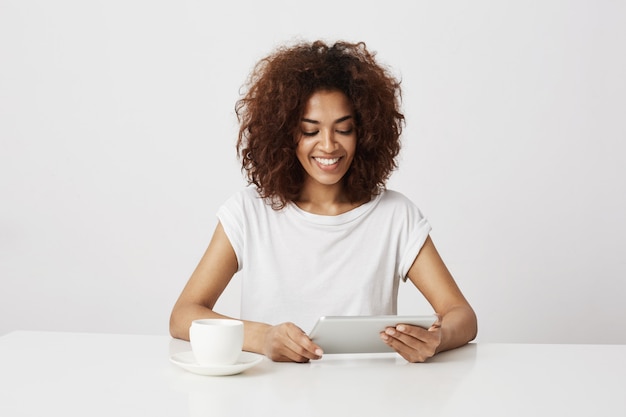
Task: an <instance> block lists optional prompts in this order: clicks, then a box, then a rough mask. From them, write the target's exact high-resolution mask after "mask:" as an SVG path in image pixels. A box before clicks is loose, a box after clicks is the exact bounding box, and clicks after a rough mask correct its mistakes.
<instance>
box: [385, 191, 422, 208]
mask: <svg viewBox="0 0 626 417" xmlns="http://www.w3.org/2000/svg"><path fill="white" fill-rule="evenodd" d="M378 199H380V204H383V205H386V206H397V207H402V206H415V204H414V203H413V201H411V199H409V198H408V197H407V196H406V195H404V194H402V193H401V192H399V191H395V190H383V191H382V192H381V193H380V195H379V196H378Z"/></svg>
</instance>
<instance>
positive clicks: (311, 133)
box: [302, 130, 319, 137]
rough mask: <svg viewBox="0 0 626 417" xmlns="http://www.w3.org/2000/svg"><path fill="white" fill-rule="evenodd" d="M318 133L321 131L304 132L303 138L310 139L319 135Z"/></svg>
mask: <svg viewBox="0 0 626 417" xmlns="http://www.w3.org/2000/svg"><path fill="white" fill-rule="evenodd" d="M318 133H319V130H316V131H315V132H305V131H302V136H309V137H311V136H315V135H317V134H318Z"/></svg>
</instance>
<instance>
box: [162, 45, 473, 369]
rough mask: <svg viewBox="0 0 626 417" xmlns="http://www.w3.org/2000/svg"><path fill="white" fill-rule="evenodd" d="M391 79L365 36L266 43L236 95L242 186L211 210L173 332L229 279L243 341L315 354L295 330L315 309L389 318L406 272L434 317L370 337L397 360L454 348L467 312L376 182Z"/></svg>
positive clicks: (284, 357) (390, 125)
mask: <svg viewBox="0 0 626 417" xmlns="http://www.w3.org/2000/svg"><path fill="white" fill-rule="evenodd" d="M400 95H401V92H400V84H399V82H398V81H397V80H396V79H394V77H393V76H391V75H390V73H389V72H388V71H387V70H386V69H385V68H384V67H383V66H381V65H380V64H378V63H377V62H376V60H375V57H374V54H372V53H370V52H369V51H368V50H367V48H366V46H365V44H363V43H358V44H352V43H346V42H337V43H335V44H334V45H327V44H325V43H324V42H321V41H316V42H313V43H299V44H296V45H294V46H290V47H282V48H278V49H277V50H276V51H274V52H273V53H272V54H271V55H269V56H268V57H266V58H265V59H263V60H261V61H260V62H259V63H258V64H257V66H256V67H255V68H254V70H253V71H252V74H251V76H250V79H249V81H248V89H247V92H246V93H245V95H244V96H243V98H242V99H241V100H239V101H238V103H237V106H236V112H237V116H238V119H239V121H240V130H239V137H238V141H237V150H238V155H239V157H240V159H241V162H242V167H243V169H244V170H245V172H246V174H247V178H248V181H249V184H250V185H253V186H251V187H248V188H246V189H244V190H242V191H240V192H238V193H236V194H235V195H234V196H233V197H231V198H230V199H229V200H228V201H227V202H226V203H225V204H224V205H223V206H222V207H221V208H220V209H219V211H218V220H219V222H218V224H217V226H216V229H215V232H214V235H213V237H212V239H211V242H210V244H209V247H208V249H207V250H206V252H205V254H204V256H203V257H202V259H201V260H200V262H199V264H198V266H197V268H196V270H195V271H194V272H193V274H192V276H191V278H190V279H189V281H188V283H187V285H186V286H185V288H184V289H183V291H182V293H181V295H180V297H179V299H178V301H177V302H176V304H175V306H174V308H173V310H172V315H171V319H170V332H171V334H172V336H174V337H177V338H181V339H188V338H189V333H188V330H189V326H190V324H191V321H192V320H194V319H198V318H212V317H224V316H222V315H220V314H219V313H217V312H215V311H213V306H214V305H215V303H216V301H217V299H218V298H219V296H220V294H221V293H222V291H223V290H224V289H225V288H226V286H227V285H228V283H229V282H230V280H231V278H232V277H233V275H234V274H235V273H237V272H240V274H241V276H242V311H241V319H242V320H243V321H244V350H247V351H251V352H257V353H262V354H264V355H266V356H267V357H269V358H271V359H272V360H275V361H295V362H307V361H309V360H311V359H319V358H320V357H321V356H322V354H323V351H322V349H321V348H320V347H319V346H318V345H316V344H315V343H314V342H313V341H311V340H310V339H309V337H308V336H307V334H306V332H305V331H304V330H302V329H303V328H308V329H309V330H310V327H311V326H312V325H313V324H314V322H315V320H316V319H317V318H318V317H320V316H328V315H379V314H396V300H397V293H398V286H399V283H400V281H401V280H407V279H408V280H410V281H411V282H412V283H413V284H414V285H415V287H416V288H417V289H418V290H419V291H420V292H421V293H422V294H423V295H424V296H425V297H426V299H427V300H428V302H429V303H430V304H431V305H432V307H433V309H434V310H435V312H436V313H437V315H438V317H439V319H438V320H437V322H436V323H434V324H433V325H432V326H431V328H429V329H423V328H420V327H415V326H410V325H399V326H396V327H395V328H388V329H386V330H385V331H383V332H381V334H380V337H381V339H382V340H383V341H384V342H385V343H387V344H388V345H389V346H391V347H392V348H393V349H395V350H396V351H397V352H398V353H399V354H400V355H401V356H402V357H404V358H405V359H406V360H408V361H410V362H423V361H425V360H427V359H428V358H429V357H431V356H433V355H434V354H436V353H437V352H441V351H444V350H448V349H452V348H456V347H458V346H461V345H463V344H465V343H467V342H469V341H470V340H472V339H473V338H474V337H475V335H476V331H477V330H476V329H477V324H476V316H475V314H474V311H473V310H472V308H471V306H470V305H469V303H468V302H467V300H466V299H465V298H464V296H463V294H462V293H461V291H460V290H459V288H458V287H457V285H456V284H455V282H454V279H453V278H452V276H451V274H450V273H449V271H448V269H447V268H446V266H445V264H444V263H443V261H442V260H441V258H440V256H439V254H438V253H437V250H436V249H435V246H434V244H433V242H432V240H431V238H430V237H429V232H430V226H429V224H428V222H427V220H426V219H425V218H424V216H423V215H422V213H421V212H420V211H419V209H418V208H417V207H416V206H415V205H414V204H413V203H411V202H410V201H409V200H408V199H407V198H406V197H404V196H403V195H402V194H400V193H398V192H395V191H391V190H387V189H386V188H385V183H386V180H387V179H388V178H389V175H390V174H391V172H392V171H393V170H394V169H395V168H396V157H397V155H398V152H399V151H400V134H401V131H402V126H403V123H404V116H403V115H402V113H401V112H400Z"/></svg>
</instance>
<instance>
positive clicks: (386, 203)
mask: <svg viewBox="0 0 626 417" xmlns="http://www.w3.org/2000/svg"><path fill="white" fill-rule="evenodd" d="M377 199H378V200H379V201H378V204H377V210H379V211H382V212H386V213H388V214H389V215H395V216H398V215H400V216H409V217H417V218H422V217H424V215H423V214H422V212H421V210H420V209H419V207H418V206H417V204H415V203H414V202H413V200H411V199H410V198H409V197H407V196H406V195H404V194H403V193H401V192H399V191H395V190H383V191H382V192H381V194H380V195H378V196H377Z"/></svg>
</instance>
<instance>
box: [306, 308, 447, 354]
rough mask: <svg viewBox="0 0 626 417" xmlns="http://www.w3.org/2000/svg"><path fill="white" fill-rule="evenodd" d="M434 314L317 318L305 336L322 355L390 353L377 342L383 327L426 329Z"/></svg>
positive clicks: (389, 349) (430, 323)
mask: <svg viewBox="0 0 626 417" xmlns="http://www.w3.org/2000/svg"><path fill="white" fill-rule="evenodd" d="M436 320H437V316H436V315H434V314H429V315H419V316H393V315H391V316H325V317H320V318H319V320H318V321H317V323H316V324H315V327H313V330H311V333H310V334H309V337H310V338H311V340H313V341H314V342H315V343H316V344H318V345H319V346H320V347H321V348H322V349H323V350H324V353H378V352H394V350H393V349H392V348H390V347H389V346H387V344H385V342H383V341H382V340H380V332H381V331H383V330H385V328H386V327H395V326H396V325H398V324H411V325H414V326H420V327H423V328H425V329H428V328H429V327H430V326H431V325H432V324H433V323H434V322H435V321H436Z"/></svg>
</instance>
